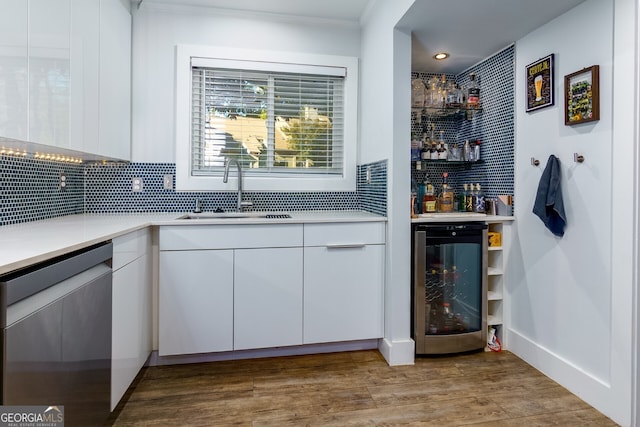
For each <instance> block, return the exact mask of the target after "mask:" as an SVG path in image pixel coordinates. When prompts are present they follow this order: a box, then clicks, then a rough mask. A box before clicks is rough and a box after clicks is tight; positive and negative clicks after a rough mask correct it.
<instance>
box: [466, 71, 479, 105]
mask: <svg viewBox="0 0 640 427" xmlns="http://www.w3.org/2000/svg"><path fill="white" fill-rule="evenodd" d="M478 107H480V86H478V82H477V81H476V74H475V73H470V74H469V86H468V87H467V108H478Z"/></svg>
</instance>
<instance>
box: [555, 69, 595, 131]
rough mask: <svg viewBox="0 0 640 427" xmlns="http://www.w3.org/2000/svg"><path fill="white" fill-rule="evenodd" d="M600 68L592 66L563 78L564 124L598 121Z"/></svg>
mask: <svg viewBox="0 0 640 427" xmlns="http://www.w3.org/2000/svg"><path fill="white" fill-rule="evenodd" d="M599 74H600V67H599V66H598V65H592V66H591V67H587V68H583V69H582V70H580V71H576V72H575V73H571V74H569V75H566V76H564V105H565V109H564V124H565V125H567V126H570V125H576V124H578V123H585V122H592V121H594V120H600V91H599V89H600V75H599Z"/></svg>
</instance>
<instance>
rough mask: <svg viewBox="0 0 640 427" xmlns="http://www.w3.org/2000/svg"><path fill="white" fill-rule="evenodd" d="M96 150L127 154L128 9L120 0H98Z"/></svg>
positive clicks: (129, 103) (116, 154)
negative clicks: (98, 64) (97, 118)
mask: <svg viewBox="0 0 640 427" xmlns="http://www.w3.org/2000/svg"><path fill="white" fill-rule="evenodd" d="M127 3H128V2H127ZM99 151H100V153H99V154H103V155H106V156H111V157H115V158H118V159H123V160H129V159H130V158H131V13H130V11H129V9H128V8H127V7H125V6H124V5H123V2H122V1H120V0H101V1H100V142H99Z"/></svg>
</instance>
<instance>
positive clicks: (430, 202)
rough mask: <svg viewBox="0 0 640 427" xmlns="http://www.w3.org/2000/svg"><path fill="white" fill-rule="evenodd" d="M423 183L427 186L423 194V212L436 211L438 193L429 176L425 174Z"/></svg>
mask: <svg viewBox="0 0 640 427" xmlns="http://www.w3.org/2000/svg"><path fill="white" fill-rule="evenodd" d="M423 185H424V186H425V192H424V195H423V196H422V212H423V213H433V212H436V194H435V192H434V190H433V184H431V181H429V177H428V176H425V178H424V183H423Z"/></svg>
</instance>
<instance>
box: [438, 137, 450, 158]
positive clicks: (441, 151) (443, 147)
mask: <svg viewBox="0 0 640 427" xmlns="http://www.w3.org/2000/svg"><path fill="white" fill-rule="evenodd" d="M448 154H449V150H448V149H447V144H445V142H444V131H443V130H441V131H440V144H439V146H438V159H439V160H447V156H448Z"/></svg>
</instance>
